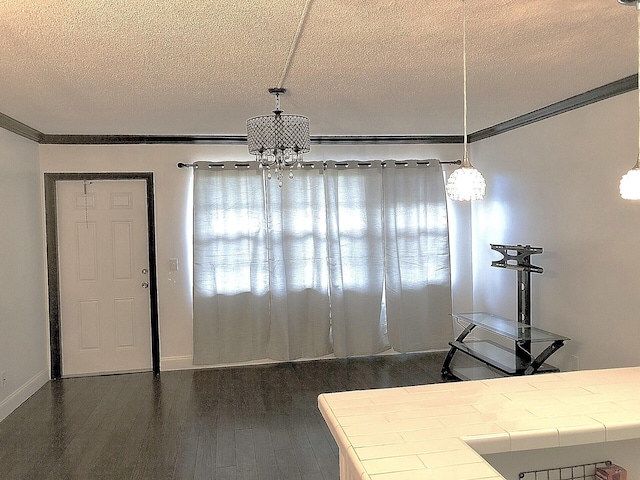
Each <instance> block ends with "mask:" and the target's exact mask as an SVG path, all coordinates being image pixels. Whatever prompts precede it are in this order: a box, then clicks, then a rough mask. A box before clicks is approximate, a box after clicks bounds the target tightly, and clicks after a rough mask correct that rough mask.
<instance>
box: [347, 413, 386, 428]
mask: <svg viewBox="0 0 640 480" xmlns="http://www.w3.org/2000/svg"><path fill="white" fill-rule="evenodd" d="M388 422H389V420H387V417H386V416H385V415H383V414H382V413H373V414H369V415H341V416H340V425H342V426H343V427H348V426H351V425H362V424H363V423H388Z"/></svg>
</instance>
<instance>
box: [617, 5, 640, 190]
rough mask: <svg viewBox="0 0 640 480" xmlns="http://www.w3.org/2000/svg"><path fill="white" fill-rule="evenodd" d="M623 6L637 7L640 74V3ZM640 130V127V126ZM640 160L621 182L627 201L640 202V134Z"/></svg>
mask: <svg viewBox="0 0 640 480" xmlns="http://www.w3.org/2000/svg"><path fill="white" fill-rule="evenodd" d="M618 2H619V3H621V4H623V5H635V6H636V10H637V12H638V71H639V72H640V2H637V1H635V0H633V2H631V1H629V0H618ZM638 110H639V115H640V91H639V92H638ZM639 130H640V125H639ZM638 143H639V144H638V152H639V153H638V159H637V160H636V164H635V165H634V167H633V168H632V169H631V170H629V171H628V172H627V173H626V174H625V175H624V176H623V177H622V179H621V180H620V196H621V197H622V198H623V199H625V200H640V133H639V134H638Z"/></svg>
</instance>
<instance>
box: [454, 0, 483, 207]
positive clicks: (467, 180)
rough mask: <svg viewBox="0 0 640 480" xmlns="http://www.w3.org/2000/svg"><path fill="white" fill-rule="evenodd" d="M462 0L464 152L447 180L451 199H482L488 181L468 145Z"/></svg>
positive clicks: (465, 23)
mask: <svg viewBox="0 0 640 480" xmlns="http://www.w3.org/2000/svg"><path fill="white" fill-rule="evenodd" d="M464 2H465V0H462V65H463V86H464V88H463V104H464V154H463V156H462V164H461V165H460V166H459V167H458V168H457V169H456V170H455V171H454V172H453V173H452V174H451V175H450V176H449V179H448V180H447V187H446V189H447V194H448V195H449V198H450V199H451V200H461V201H469V200H481V199H483V198H484V192H485V189H486V183H485V181H484V177H483V176H482V174H481V173H480V172H479V171H478V170H476V168H475V167H474V166H473V165H471V161H470V160H469V149H468V146H467V18H466V12H465V6H464Z"/></svg>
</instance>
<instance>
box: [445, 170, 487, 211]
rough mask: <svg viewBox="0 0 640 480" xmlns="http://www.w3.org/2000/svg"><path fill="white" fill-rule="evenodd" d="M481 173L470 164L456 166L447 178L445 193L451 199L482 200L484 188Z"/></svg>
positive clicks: (464, 200)
mask: <svg viewBox="0 0 640 480" xmlns="http://www.w3.org/2000/svg"><path fill="white" fill-rule="evenodd" d="M486 186H487V184H486V182H485V181H484V177H483V176H482V174H481V173H480V172H479V171H478V170H477V169H476V168H475V167H474V166H472V165H471V164H469V165H468V166H465V165H462V166H461V167H459V168H457V169H456V170H455V171H454V172H453V173H452V174H451V175H449V179H448V180H447V187H446V189H447V195H449V198H451V200H458V201H463V202H468V201H470V200H482V199H483V198H484V194H485V190H486Z"/></svg>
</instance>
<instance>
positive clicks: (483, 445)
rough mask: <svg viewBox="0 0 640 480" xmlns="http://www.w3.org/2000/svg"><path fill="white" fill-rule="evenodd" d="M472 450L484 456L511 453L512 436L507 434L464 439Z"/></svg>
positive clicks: (472, 436) (474, 436)
mask: <svg viewBox="0 0 640 480" xmlns="http://www.w3.org/2000/svg"><path fill="white" fill-rule="evenodd" d="M462 439H463V440H464V441H465V442H466V443H467V444H468V445H469V446H470V447H471V448H473V449H474V450H475V451H476V452H478V453H479V454H482V455H488V454H491V453H502V452H509V451H511V436H510V435H509V434H508V433H507V432H504V433H492V434H489V435H471V436H466V437H463V438H462Z"/></svg>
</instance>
